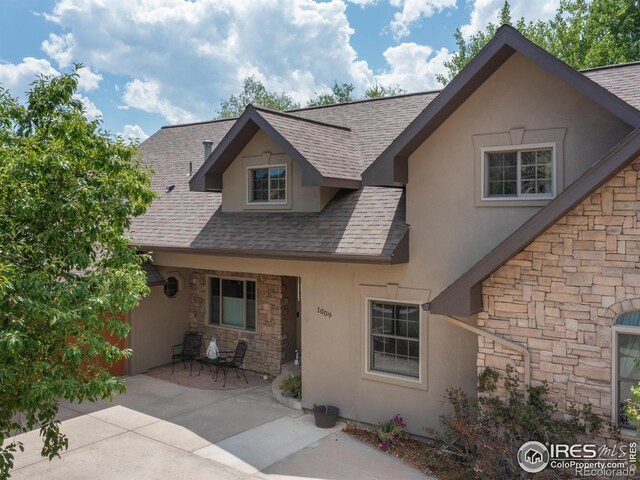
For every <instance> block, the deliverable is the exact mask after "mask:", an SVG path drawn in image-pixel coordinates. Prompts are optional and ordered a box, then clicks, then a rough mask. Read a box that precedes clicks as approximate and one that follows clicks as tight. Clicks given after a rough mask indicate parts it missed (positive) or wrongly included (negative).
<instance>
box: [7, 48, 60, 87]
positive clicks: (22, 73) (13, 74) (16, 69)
mask: <svg viewBox="0 0 640 480" xmlns="http://www.w3.org/2000/svg"><path fill="white" fill-rule="evenodd" d="M38 75H58V71H57V70H56V69H55V68H53V67H52V66H51V64H50V63H49V61H48V60H45V59H43V58H33V57H26V58H23V59H22V63H17V64H16V63H0V84H1V85H2V86H3V87H4V88H6V89H8V90H9V91H10V92H11V94H12V95H13V96H21V95H22V94H23V93H24V92H25V91H27V90H28V88H29V84H30V83H31V82H33V81H34V80H35V79H36V77H37V76H38Z"/></svg>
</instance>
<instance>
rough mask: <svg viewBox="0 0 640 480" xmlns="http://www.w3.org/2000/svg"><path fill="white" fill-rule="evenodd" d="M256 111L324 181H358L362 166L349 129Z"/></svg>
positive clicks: (260, 110) (301, 118)
mask: <svg viewBox="0 0 640 480" xmlns="http://www.w3.org/2000/svg"><path fill="white" fill-rule="evenodd" d="M256 110H257V111H258V113H259V114H260V115H261V116H262V117H263V118H264V119H265V120H266V121H267V122H269V124H270V125H271V126H272V127H273V128H275V129H276V130H277V131H278V133H280V135H282V136H283V137H284V138H285V139H286V140H287V141H288V142H289V143H290V144H291V146H292V147H293V148H295V149H296V150H297V151H298V152H299V153H300V154H301V155H302V156H303V157H304V158H305V159H306V160H307V161H308V162H309V163H310V164H311V165H313V166H314V167H315V168H316V169H317V170H318V171H319V172H320V173H321V174H322V175H323V176H324V177H331V178H345V179H349V180H357V181H359V180H360V173H361V172H362V164H361V163H360V154H359V151H358V148H357V145H356V144H355V143H354V142H353V135H352V134H351V130H350V129H348V128H345V127H340V126H337V125H332V124H328V123H318V122H317V121H310V120H309V119H306V118H305V117H298V116H294V115H289V114H286V113H281V112H273V111H269V110H264V109H261V108H256Z"/></svg>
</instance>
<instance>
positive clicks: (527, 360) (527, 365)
mask: <svg viewBox="0 0 640 480" xmlns="http://www.w3.org/2000/svg"><path fill="white" fill-rule="evenodd" d="M422 309H423V310H425V311H427V312H428V311H429V304H428V303H423V304H422ZM440 316H441V317H442V318H444V319H445V320H446V321H447V322H449V323H451V324H452V325H455V326H457V327H460V328H463V329H465V330H468V331H470V332H473V333H475V334H476V335H480V336H482V337H486V338H489V339H491V340H493V341H494V342H496V343H499V344H500V345H504V346H505V347H507V348H510V349H511V350H515V351H516V352H518V353H520V354H521V355H522V357H523V358H524V385H525V390H524V398H525V401H526V400H527V397H528V389H527V388H526V387H529V386H531V354H530V353H529V350H527V349H526V348H525V347H523V346H522V345H520V344H518V343H515V342H512V341H511V340H507V339H505V338H502V337H501V336H499V335H496V334H495V333H491V332H488V331H486V330H483V329H482V328H478V327H474V326H473V325H469V324H468V323H466V322H463V321H462V320H459V319H457V318H454V317H450V316H449V315H440Z"/></svg>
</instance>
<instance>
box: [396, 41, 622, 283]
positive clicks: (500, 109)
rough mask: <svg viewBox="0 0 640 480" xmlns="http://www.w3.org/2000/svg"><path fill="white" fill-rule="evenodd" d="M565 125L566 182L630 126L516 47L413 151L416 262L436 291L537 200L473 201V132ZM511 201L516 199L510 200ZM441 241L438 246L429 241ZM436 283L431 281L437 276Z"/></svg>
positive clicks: (410, 209)
mask: <svg viewBox="0 0 640 480" xmlns="http://www.w3.org/2000/svg"><path fill="white" fill-rule="evenodd" d="M512 128H524V129H525V131H534V130H547V129H560V128H565V129H566V134H565V136H564V145H563V146H562V145H560V146H558V148H563V149H564V179H565V185H569V184H570V183H572V182H573V181H575V180H576V178H578V176H579V175H580V174H581V173H582V172H584V171H585V170H586V169H587V168H588V167H589V166H591V165H592V164H593V163H595V162H596V161H597V160H598V159H599V158H600V157H601V156H602V155H603V154H604V153H606V152H607V151H608V150H610V149H611V147H613V146H614V145H615V144H617V143H618V141H619V140H620V139H622V138H623V137H624V136H625V135H626V134H627V133H628V132H629V131H630V127H629V126H628V125H626V124H623V123H622V122H620V121H619V120H617V119H616V118H614V117H613V116H612V115H611V114H609V113H608V112H606V111H604V110H603V109H601V108H600V107H598V106H597V105H595V104H594V103H592V102H590V101H589V100H587V99H586V98H585V97H584V96H582V95H581V94H579V93H577V92H576V91H574V90H573V89H572V88H571V87H569V86H568V85H566V84H564V83H563V82H561V81H560V80H557V79H556V78H555V77H553V76H551V75H550V74H548V73H547V72H546V71H544V70H542V69H541V68H540V67H537V66H536V65H534V64H533V63H531V62H530V61H528V60H527V59H526V58H524V57H522V56H521V55H520V54H514V56H513V57H512V58H511V59H509V60H508V61H507V62H506V63H505V64H504V65H503V67H502V68H501V69H500V70H498V71H497V72H496V73H494V74H493V75H492V76H491V77H490V78H489V79H488V80H487V81H486V82H485V83H484V84H483V85H482V86H480V88H479V89H478V90H477V91H476V93H475V94H473V95H472V96H471V97H470V98H469V99H468V100H467V101H466V102H465V103H464V104H463V105H462V106H461V107H460V108H459V109H458V110H457V111H456V112H455V113H454V114H453V115H452V116H451V117H450V118H449V119H448V120H447V121H446V122H445V123H444V124H443V125H442V126H441V127H440V128H439V129H438V130H437V131H436V132H435V133H434V134H433V135H432V136H431V137H430V138H429V139H428V140H427V141H426V142H425V143H424V144H423V145H422V146H421V147H420V148H419V149H418V150H416V152H415V153H414V154H413V155H411V157H410V158H409V165H408V166H409V184H408V186H407V223H409V224H410V225H411V237H410V240H411V244H410V255H411V262H412V263H413V262H415V263H416V264H418V265H422V266H423V268H424V269H425V273H424V275H425V278H429V279H430V282H429V284H430V285H431V288H432V289H433V290H434V292H435V293H437V292H439V291H440V290H441V289H442V288H444V287H446V286H447V285H449V284H450V283H451V282H453V281H454V280H455V279H456V278H457V277H459V276H460V275H461V274H463V273H464V272H465V271H466V270H467V269H468V268H469V267H471V266H472V265H473V264H474V263H475V262H476V261H478V260H479V259H480V258H482V257H483V256H484V255H485V254H486V253H488V252H489V251H490V250H491V249H492V248H493V247H494V246H496V245H497V244H498V243H499V241H501V240H502V239H504V238H505V237H506V236H507V235H508V234H510V233H511V232H512V231H514V230H515V228H517V227H518V226H519V225H521V224H522V223H523V222H524V221H525V220H526V219H527V218H529V217H530V216H531V215H532V214H533V213H535V212H536V211H537V210H538V209H539V207H522V206H516V207H514V206H481V207H476V206H475V204H476V192H475V188H476V178H477V177H478V176H479V175H480V173H479V172H478V171H477V170H476V168H477V165H476V155H475V154H476V152H475V148H474V143H473V136H474V135H483V134H496V133H502V132H506V134H507V137H508V136H509V131H510V129H512ZM511 204H513V202H511ZM432 246H437V248H431V247H432ZM431 279H433V282H435V283H432V280H431Z"/></svg>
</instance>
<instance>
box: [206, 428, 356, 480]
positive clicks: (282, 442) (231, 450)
mask: <svg viewBox="0 0 640 480" xmlns="http://www.w3.org/2000/svg"><path fill="white" fill-rule="evenodd" d="M342 426H343V425H336V427H334V428H332V429H331V428H328V429H323V428H318V427H316V426H315V424H314V420H313V417H312V416H311V415H304V416H301V417H298V418H291V417H283V418H279V419H277V420H274V421H273V422H269V423H265V424H263V425H260V426H259V427H256V428H252V429H251V430H247V431H245V432H242V433H239V434H238V435H234V436H233V437H229V438H227V439H225V440H222V441H221V442H218V443H217V444H216V445H215V446H211V447H205V448H203V449H202V450H197V451H196V452H194V453H195V454H196V455H200V456H203V457H206V458H210V459H212V460H215V461H216V462H218V463H221V464H223V465H229V466H232V467H234V468H239V469H241V471H245V472H250V473H252V472H256V471H261V470H264V469H265V468H267V467H268V466H270V465H273V464H274V463H276V462H278V461H279V460H282V459H283V458H286V457H288V456H289V455H291V454H293V453H295V452H297V451H299V450H301V449H303V448H305V447H307V446H309V445H311V444H313V443H315V442H317V441H318V440H320V439H322V438H324V437H326V436H327V435H330V434H331V433H333V432H335V431H337V430H339V429H340V428H342ZM249 445H253V446H258V445H259V447H258V448H256V447H254V448H248V446H249ZM238 460H240V461H238ZM244 465H248V466H250V467H252V468H241V467H242V466H244Z"/></svg>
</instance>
